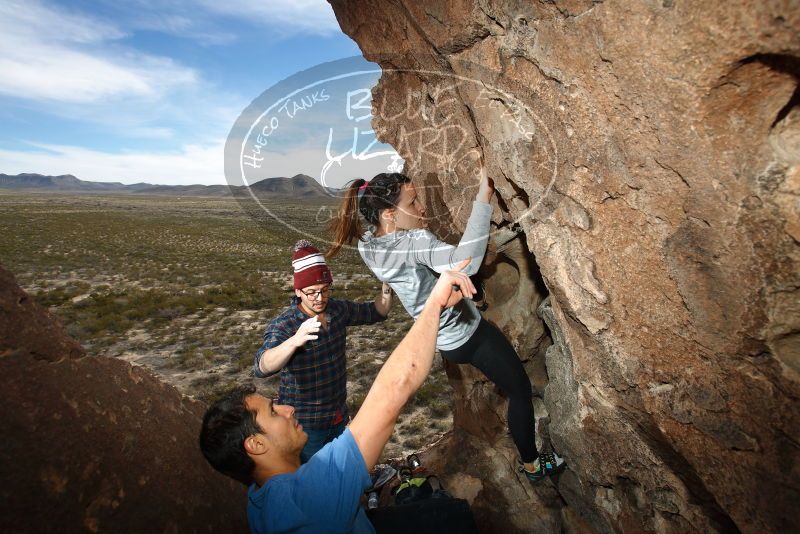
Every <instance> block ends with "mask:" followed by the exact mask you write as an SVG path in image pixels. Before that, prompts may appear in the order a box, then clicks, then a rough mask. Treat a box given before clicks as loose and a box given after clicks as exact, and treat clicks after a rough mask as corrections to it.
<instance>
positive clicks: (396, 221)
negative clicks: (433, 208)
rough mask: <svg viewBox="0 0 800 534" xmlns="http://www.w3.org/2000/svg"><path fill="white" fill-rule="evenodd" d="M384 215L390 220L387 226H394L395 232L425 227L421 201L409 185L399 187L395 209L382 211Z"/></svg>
mask: <svg viewBox="0 0 800 534" xmlns="http://www.w3.org/2000/svg"><path fill="white" fill-rule="evenodd" d="M384 215H385V216H387V217H389V218H390V220H389V221H387V222H389V226H394V227H395V229H397V230H414V229H416V228H425V227H426V226H427V221H426V220H425V206H423V205H422V199H420V198H419V197H418V196H417V190H416V189H415V188H414V184H411V183H408V184H403V185H402V186H400V198H398V200H397V208H395V209H393V210H384ZM392 218H393V220H392Z"/></svg>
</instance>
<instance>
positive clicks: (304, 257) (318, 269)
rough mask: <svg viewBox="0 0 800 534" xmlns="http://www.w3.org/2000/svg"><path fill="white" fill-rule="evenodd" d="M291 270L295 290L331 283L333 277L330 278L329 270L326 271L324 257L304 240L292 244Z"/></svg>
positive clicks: (326, 265)
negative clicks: (292, 271)
mask: <svg viewBox="0 0 800 534" xmlns="http://www.w3.org/2000/svg"><path fill="white" fill-rule="evenodd" d="M292 268H293V269H294V288H295V289H303V288H304V287H308V286H313V285H316V284H330V283H333V276H331V270H330V269H328V264H327V263H325V256H323V255H322V253H321V252H320V251H319V249H317V247H315V246H314V245H312V244H311V242H310V241H307V240H305V239H301V240H300V241H298V242H297V243H295V244H294V254H293V255H292Z"/></svg>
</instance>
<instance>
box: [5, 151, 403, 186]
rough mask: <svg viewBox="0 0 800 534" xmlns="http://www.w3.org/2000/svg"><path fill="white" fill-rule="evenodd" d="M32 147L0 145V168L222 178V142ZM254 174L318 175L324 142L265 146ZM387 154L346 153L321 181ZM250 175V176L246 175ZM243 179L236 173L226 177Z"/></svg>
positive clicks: (369, 168)
mask: <svg viewBox="0 0 800 534" xmlns="http://www.w3.org/2000/svg"><path fill="white" fill-rule="evenodd" d="M31 145H32V146H33V147H35V150H30V151H28V150H3V149H0V161H2V162H3V163H2V168H0V172H2V173H5V174H21V173H28V172H29V173H37V174H44V175H61V174H73V175H75V176H76V177H78V178H80V179H81V180H89V181H93V182H122V183H126V184H133V183H138V182H147V183H154V184H165V185H189V184H203V185H211V184H224V183H226V180H225V174H224V167H223V166H224V152H223V150H224V142H223V141H218V142H215V143H209V144H205V145H184V146H183V147H181V149H180V150H177V151H173V152H162V153H154V152H123V153H112V152H103V151H99V150H92V149H87V148H83V147H75V146H65V145H47V144H38V143H31ZM264 155H265V156H266V158H265V160H264V162H263V167H262V168H261V169H259V170H258V171H257V175H252V174H251V175H249V176H248V180H249V181H248V183H252V182H254V181H257V180H260V179H263V178H271V177H275V176H294V175H296V174H307V175H309V176H313V177H314V178H316V179H317V180H318V181H319V180H320V173H321V171H322V167H323V166H324V165H325V162H326V161H327V158H326V156H325V151H324V147H313V148H312V147H299V148H295V149H292V150H289V151H287V152H285V153H275V152H269V153H265V154H264ZM389 162H390V159H389V158H386V157H383V158H374V159H368V160H363V161H357V160H355V159H353V158H351V157H348V158H345V159H343V161H342V165H333V166H332V167H331V168H330V170H329V172H328V174H327V177H326V180H325V185H327V186H329V187H341V186H343V185H344V184H345V183H346V182H348V181H350V180H352V179H353V178H357V177H364V178H369V177H372V176H374V175H375V174H377V173H379V172H385V171H386V170H387V164H388V163H389ZM251 178H252V179H251ZM231 183H232V184H233V185H242V184H243V183H244V182H243V181H242V180H241V179H236V180H233V181H232V182H231Z"/></svg>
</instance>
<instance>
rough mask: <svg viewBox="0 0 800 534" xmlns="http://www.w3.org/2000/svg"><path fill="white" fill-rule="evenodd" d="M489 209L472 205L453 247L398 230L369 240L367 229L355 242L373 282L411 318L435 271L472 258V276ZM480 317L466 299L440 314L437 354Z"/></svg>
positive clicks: (482, 249) (425, 234)
mask: <svg viewBox="0 0 800 534" xmlns="http://www.w3.org/2000/svg"><path fill="white" fill-rule="evenodd" d="M491 216H492V206H491V204H487V203H485V202H480V201H477V200H476V201H475V202H473V204H472V213H471V214H470V216H469V220H468V221H467V227H466V228H465V229H464V235H463V236H461V241H460V242H459V243H458V246H457V247H454V246H452V245H448V244H447V243H445V242H443V241H439V239H437V238H436V236H434V235H433V234H432V233H431V232H429V231H428V230H426V229H424V228H421V229H418V230H402V231H398V232H394V233H391V234H386V235H382V236H380V237H375V236H374V235H373V233H372V232H371V231H368V232H366V233H365V234H364V236H363V237H362V239H361V240H360V241H359V242H358V251H359V253H360V254H361V258H362V259H363V260H364V262H365V263H366V264H367V266H368V267H369V268H370V270H372V272H373V273H375V276H377V277H378V280H380V281H381V282H386V283H387V284H389V285H390V286H391V287H392V289H393V290H394V292H395V293H397V296H398V297H399V298H400V302H402V303H403V307H405V309H406V311H408V313H409V314H410V315H411V316H412V317H413V318H414V319H416V318H417V317H419V314H420V313H422V308H423V307H424V306H425V301H426V300H427V298H428V296H429V295H430V294H431V291H432V290H433V286H435V285H436V280H437V276H436V274H435V273H442V272H444V271H447V270H449V269H452V268H453V267H454V266H455V265H456V264H457V263H458V262H460V261H462V260H463V259H465V258H468V257H470V256H472V260H471V261H470V263H469V265H468V266H467V268H466V269H464V272H465V273H467V274H468V275H470V276H471V275H473V274H475V273H476V272H478V269H479V268H480V266H481V262H482V261H483V256H484V254H485V253H486V244H487V243H488V242H489V222H490V219H491ZM480 320H481V316H480V313H479V312H478V310H477V308H476V307H475V304H474V303H473V302H472V301H471V300H466V299H465V300H462V301H461V302H459V303H458V304H457V305H455V306H453V307H452V308H448V309H446V310H444V311H443V312H442V315H441V317H440V319H439V336H438V337H437V339H436V347H437V348H438V349H439V350H453V349H456V348H458V347H460V346H461V345H463V344H464V343H466V342H467V340H468V339H469V338H470V336H471V335H472V334H473V333H474V332H475V329H477V328H478V324H479V323H480Z"/></svg>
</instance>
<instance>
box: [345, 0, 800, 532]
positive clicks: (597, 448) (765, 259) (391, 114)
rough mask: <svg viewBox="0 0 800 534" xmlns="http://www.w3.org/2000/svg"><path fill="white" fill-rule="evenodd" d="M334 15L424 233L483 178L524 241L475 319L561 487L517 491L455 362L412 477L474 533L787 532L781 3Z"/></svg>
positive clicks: (374, 0) (787, 295)
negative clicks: (544, 442)
mask: <svg viewBox="0 0 800 534" xmlns="http://www.w3.org/2000/svg"><path fill="white" fill-rule="evenodd" d="M331 4H332V5H333V8H334V11H335V12H336V15H337V18H338V20H339V23H340V25H341V27H342V29H343V30H344V31H345V32H346V33H347V34H349V35H350V36H352V37H353V38H354V39H355V40H356V41H357V42H358V44H359V46H360V47H361V49H362V51H363V52H364V55H365V56H366V58H367V59H369V60H372V61H375V62H377V63H379V64H380V65H381V66H382V67H383V69H384V74H383V76H382V78H381V81H380V83H379V84H378V85H377V86H376V88H375V89H374V91H373V112H374V115H375V119H374V121H373V126H374V128H375V130H376V131H377V132H378V133H379V137H380V138H381V140H383V141H385V142H388V143H391V144H392V145H393V146H394V147H395V148H396V149H397V150H398V151H399V152H400V153H401V155H402V156H403V157H404V158H405V160H406V171H407V173H408V174H409V175H411V176H412V177H413V178H414V180H415V181H416V183H417V184H418V185H420V186H422V185H425V186H427V187H426V190H427V191H428V194H427V199H426V200H427V203H428V212H429V213H434V214H435V215H436V220H435V221H433V224H432V226H434V229H435V230H436V231H437V232H438V233H439V234H440V235H442V236H444V237H449V238H452V237H453V236H457V235H458V233H459V231H460V229H462V228H463V225H464V223H465V221H466V218H467V216H468V214H469V207H470V205H469V202H464V201H463V199H464V198H465V191H466V198H468V197H469V196H470V195H471V193H470V189H472V190H474V187H476V185H477V181H476V178H475V169H476V168H477V166H478V163H479V162H481V161H483V162H485V165H486V167H487V169H488V171H489V173H490V175H491V176H493V177H494V178H495V182H496V185H497V190H498V209H496V210H495V220H494V222H495V223H496V225H497V227H498V228H505V229H511V228H512V227H513V225H514V224H517V225H519V229H520V230H521V231H522V233H523V236H522V237H521V238H518V239H517V241H512V242H511V244H510V245H508V246H507V248H506V249H505V250H504V251H501V252H499V253H498V254H496V255H492V257H491V258H490V264H489V265H488V266H487V267H486V269H485V270H486V274H487V276H488V280H487V292H488V297H487V300H488V302H489V305H490V306H489V309H488V310H487V315H488V316H489V317H490V318H491V319H492V320H494V321H495V322H497V323H498V324H499V325H500V326H502V327H503V328H504V329H505V331H506V332H507V333H508V334H509V337H510V338H511V339H512V340H513V341H514V343H515V344H516V345H517V346H518V348H519V351H520V354H521V355H522V357H523V358H524V359H526V360H527V363H526V365H527V367H528V368H529V371H530V373H531V376H532V379H533V381H534V383H535V384H536V385H537V388H536V389H537V390H538V391H540V392H541V390H542V389H544V392H543V394H542V395H541V396H542V399H541V400H537V403H536V408H537V411H538V415H539V416H541V418H540V420H539V428H540V430H541V431H542V433H543V434H547V433H549V437H550V439H551V441H552V443H553V444H554V445H555V447H556V449H557V450H558V451H560V452H561V453H563V454H564V455H565V456H566V458H567V459H568V461H569V464H570V469H569V471H568V472H567V473H565V474H564V475H562V477H561V479H560V480H559V481H558V482H557V484H556V487H557V491H558V493H559V494H560V497H559V498H558V499H555V498H554V497H553V495H552V494H551V493H552V491H553V487H552V486H550V485H549V483H546V484H545V485H543V486H542V487H539V488H536V489H531V488H529V487H527V486H525V485H524V483H522V482H521V481H519V479H518V478H516V475H514V473H513V468H512V466H513V459H514V458H513V456H514V451H513V448H511V447H509V444H508V438H507V437H506V436H505V429H504V425H503V424H504V421H503V415H502V414H503V410H502V397H501V396H499V395H498V394H497V392H495V391H493V389H492V388H491V385H490V384H487V383H486V382H485V379H483V377H481V376H480V374H479V373H475V372H472V371H470V370H469V369H459V368H455V369H450V370H449V372H450V375H451V379H452V382H453V384H454V387H455V390H456V400H455V425H456V429H455V431H454V433H453V435H452V436H451V440H450V442H445V443H443V444H442V445H440V446H439V447H438V448H437V449H436V450H434V451H432V452H431V454H430V460H431V461H438V462H440V463H439V464H438V465H441V466H444V467H446V468H447V469H448V470H449V471H448V473H447V476H448V477H449V481H450V483H451V486H453V487H454V488H456V490H457V491H459V492H461V494H462V495H464V496H466V497H468V498H470V499H471V500H472V501H473V506H474V508H475V509H476V513H477V515H478V516H479V517H480V518H482V523H483V525H484V528H485V529H486V530H487V531H490V530H501V529H505V531H508V529H512V530H518V531H523V530H537V531H538V530H548V531H557V530H559V529H575V530H581V529H593V530H596V531H599V532H610V531H619V532H640V531H654V532H686V531H692V530H697V531H714V530H716V531H726V532H727V531H737V530H739V531H745V532H760V531H766V532H779V531H797V530H798V529H800V483H799V482H798V481H800V463H798V460H800V406H798V397H799V396H800V382H799V380H800V275H799V274H798V273H800V250H798V241H800V216H799V215H798V213H800V209H798V208H799V207H800V206H799V199H798V195H799V194H800V105H799V104H800V96H799V95H800V91H799V90H798V77H799V76H800V2H796V1H771V0H765V1H762V2H742V1H726V2H721V1H715V2H689V1H682V0H663V1H661V0H659V1H653V0H648V1H605V2H602V1H599V0H564V1H561V0H549V1H528V2H524V1H502V0H496V1H490V0H483V1H481V0H477V1H476V0H474V1H468V0H459V1H445V0H432V1H427V2H413V1H409V0H396V1H393V2H382V1H379V0H331ZM498 241H499V240H498ZM539 273H541V274H539ZM542 282H543V283H542ZM517 287H519V288H520V289H519V290H517ZM537 310H538V313H537ZM545 327H546V329H545ZM542 362H544V363H546V372H545V370H544V369H542ZM542 400H543V402H542ZM456 440H458V441H459V443H463V444H464V445H463V446H460V447H459V446H458V443H456V444H454V443H453V441H456ZM559 499H563V500H559Z"/></svg>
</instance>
